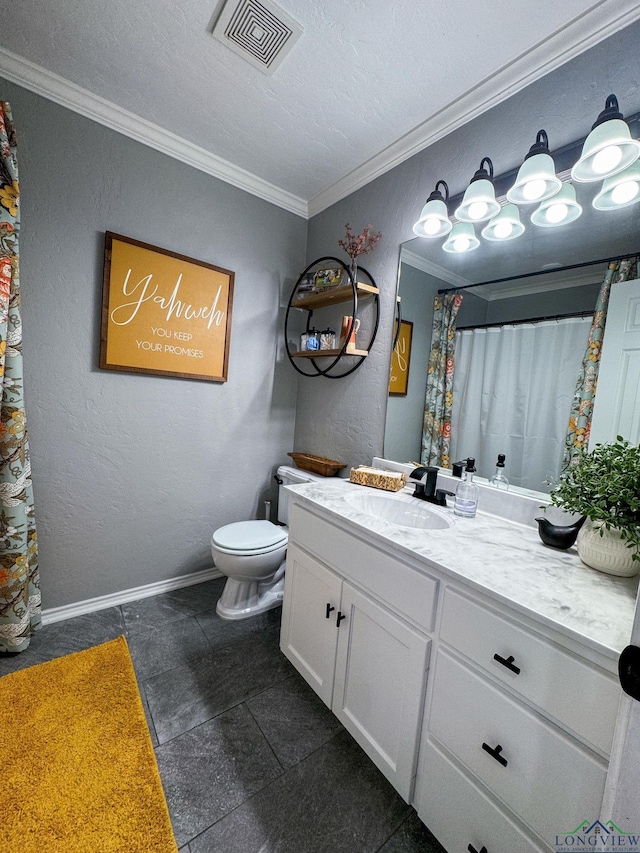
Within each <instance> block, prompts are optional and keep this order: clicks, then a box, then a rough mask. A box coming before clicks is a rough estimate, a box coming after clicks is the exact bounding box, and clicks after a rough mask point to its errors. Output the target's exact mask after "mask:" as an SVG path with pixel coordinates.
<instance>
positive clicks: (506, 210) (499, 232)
mask: <svg viewBox="0 0 640 853" xmlns="http://www.w3.org/2000/svg"><path fill="white" fill-rule="evenodd" d="M523 231H524V225H523V224H522V222H520V211H519V210H518V208H517V207H516V206H515V204H505V206H504V207H503V208H502V210H501V211H500V213H499V214H498V215H497V216H494V217H493V219H492V220H491V221H490V222H488V223H487V225H485V226H484V228H483V229H482V236H483V237H484V239H485V240H493V241H494V242H497V241H501V240H513V239H514V238H515V237H519V236H520V235H521V234H522V233H523Z"/></svg>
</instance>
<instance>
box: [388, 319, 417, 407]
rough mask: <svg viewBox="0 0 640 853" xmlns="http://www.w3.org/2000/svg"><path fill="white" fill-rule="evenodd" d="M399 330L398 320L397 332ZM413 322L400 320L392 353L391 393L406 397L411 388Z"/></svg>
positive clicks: (391, 394)
mask: <svg viewBox="0 0 640 853" xmlns="http://www.w3.org/2000/svg"><path fill="white" fill-rule="evenodd" d="M397 330H398V321H397V320H396V325H395V330H394V337H395V333H396V332H397ZM412 336H413V323H412V322H411V321H410V320H401V321H400V334H399V335H398V340H397V342H396V345H395V347H394V348H393V353H392V354H391V370H390V371H389V395H390V396H394V397H406V396H407V390H408V388H409V364H410V361H411V338H412Z"/></svg>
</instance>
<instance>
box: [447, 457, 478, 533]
mask: <svg viewBox="0 0 640 853" xmlns="http://www.w3.org/2000/svg"><path fill="white" fill-rule="evenodd" d="M475 470H476V460H475V459H474V458H473V457H472V456H470V457H469V458H468V459H467V463H466V467H465V469H464V480H463V481H462V482H461V483H459V484H458V488H457V489H456V499H455V503H454V505H453V511H454V513H455V515H461V516H463V517H464V518H473V517H474V516H475V514H476V510H477V509H478V494H479V493H480V489H479V488H478V487H477V486H476V484H475V483H474V482H473V474H474V471H475Z"/></svg>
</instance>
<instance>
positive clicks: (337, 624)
mask: <svg viewBox="0 0 640 853" xmlns="http://www.w3.org/2000/svg"><path fill="white" fill-rule="evenodd" d="M346 618H347V614H346V613H341V612H340V610H338V618H337V619H336V628H339V627H340V623H341V622H342V620H343V619H346Z"/></svg>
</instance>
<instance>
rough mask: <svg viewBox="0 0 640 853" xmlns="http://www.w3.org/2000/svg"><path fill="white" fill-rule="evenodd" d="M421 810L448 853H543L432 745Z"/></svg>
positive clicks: (420, 789) (423, 760)
mask: <svg viewBox="0 0 640 853" xmlns="http://www.w3.org/2000/svg"><path fill="white" fill-rule="evenodd" d="M414 805H415V808H416V811H417V812H418V816H419V817H420V820H422V821H423V823H425V824H426V825H427V826H428V827H429V829H430V830H431V832H433V834H434V835H435V836H436V838H437V839H438V841H440V843H441V844H442V845H443V847H445V848H446V850H447V851H448V853H467V851H468V849H469V845H471V846H472V847H473V848H474V849H475V850H477V851H478V853H479V851H480V850H482V849H484V850H486V851H487V853H505V851H509V853H540V851H542V850H544V851H546V850H547V849H548V848H547V847H541V846H538V844H537V843H535V842H534V841H533V840H532V839H530V838H529V837H528V836H527V835H525V833H524V832H523V831H522V830H521V829H520V828H519V827H518V826H516V824H515V823H514V822H513V820H512V819H511V818H510V817H508V816H507V815H506V813H505V812H504V811H502V809H501V808H499V806H498V805H497V804H496V803H495V802H494V801H493V800H492V799H491V798H490V797H489V796H487V795H486V794H485V793H484V792H483V791H481V789H480V788H479V787H478V786H477V785H476V784H475V782H473V781H472V780H471V779H470V778H469V777H468V776H467V775H466V774H465V773H463V772H462V771H461V770H459V769H458V767H456V766H455V765H454V764H453V763H452V762H451V761H450V760H449V759H448V758H446V757H445V756H444V755H443V754H442V752H440V750H439V749H437V748H436V747H435V746H434V745H433V744H432V743H429V742H427V743H426V744H425V745H424V747H423V750H422V752H421V755H420V770H419V775H418V782H417V786H416V799H415V803H414Z"/></svg>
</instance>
